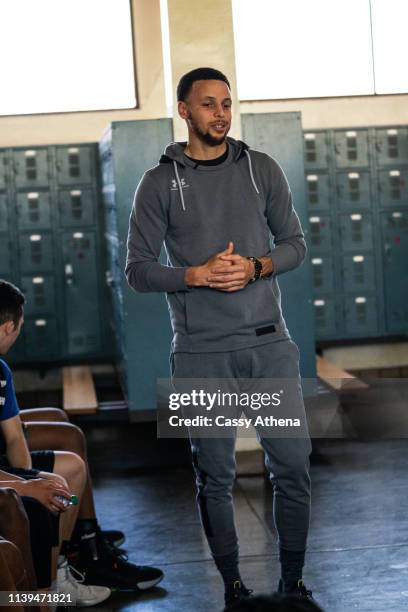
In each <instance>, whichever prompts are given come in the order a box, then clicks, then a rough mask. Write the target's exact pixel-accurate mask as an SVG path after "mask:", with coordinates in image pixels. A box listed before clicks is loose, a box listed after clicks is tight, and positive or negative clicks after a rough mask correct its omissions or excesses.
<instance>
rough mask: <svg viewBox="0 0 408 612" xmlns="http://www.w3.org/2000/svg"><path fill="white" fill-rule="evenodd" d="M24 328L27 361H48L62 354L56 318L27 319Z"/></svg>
mask: <svg viewBox="0 0 408 612" xmlns="http://www.w3.org/2000/svg"><path fill="white" fill-rule="evenodd" d="M24 328H25V329H24V340H25V343H24V344H25V353H26V359H27V361H38V360H39V359H43V360H47V361H48V360H50V359H51V358H53V357H55V356H57V355H58V354H59V353H60V341H59V335H58V328H57V322H56V320H55V318H54V317H46V316H44V317H38V318H33V319H32V318H31V317H30V318H28V317H27V318H26V319H25V322H24Z"/></svg>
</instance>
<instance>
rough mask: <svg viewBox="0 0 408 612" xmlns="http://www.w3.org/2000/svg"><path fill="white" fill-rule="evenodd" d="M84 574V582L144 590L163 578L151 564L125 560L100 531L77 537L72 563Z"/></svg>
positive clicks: (122, 588)
mask: <svg viewBox="0 0 408 612" xmlns="http://www.w3.org/2000/svg"><path fill="white" fill-rule="evenodd" d="M74 567H75V569H77V570H78V571H79V572H81V574H84V576H85V580H84V583H85V584H94V585H97V586H99V585H100V586H107V587H109V588H110V589H113V590H118V591H145V590H146V589H150V588H152V587H154V586H155V585H156V584H158V583H159V582H160V581H161V580H163V577H164V574H163V572H162V571H161V570H159V569H157V568H155V567H148V566H144V565H135V564H134V563H129V561H128V560H127V557H126V555H123V554H119V553H118V549H117V548H115V547H113V546H112V545H110V544H109V543H108V541H107V540H106V539H105V538H103V537H102V535H101V534H100V533H98V534H97V535H96V537H94V538H91V539H89V540H83V541H81V543H80V545H79V552H78V556H77V559H76V561H75V563H74Z"/></svg>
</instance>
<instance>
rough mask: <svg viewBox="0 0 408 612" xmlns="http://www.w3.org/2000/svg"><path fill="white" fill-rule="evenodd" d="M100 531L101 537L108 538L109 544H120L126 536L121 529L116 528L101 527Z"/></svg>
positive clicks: (117, 545)
mask: <svg viewBox="0 0 408 612" xmlns="http://www.w3.org/2000/svg"><path fill="white" fill-rule="evenodd" d="M100 533H101V534H102V537H103V538H105V539H106V540H108V542H109V544H112V546H116V547H118V548H119V546H122V544H123V543H124V541H125V540H126V536H125V534H124V533H123V531H119V530H118V529H101V531H100Z"/></svg>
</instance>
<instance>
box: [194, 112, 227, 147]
mask: <svg viewBox="0 0 408 612" xmlns="http://www.w3.org/2000/svg"><path fill="white" fill-rule="evenodd" d="M187 118H188V120H189V122H190V126H191V129H192V130H193V132H194V134H195V135H196V136H197V138H199V139H200V140H201V142H204V143H205V144H207V145H208V146H210V147H218V145H220V144H222V143H223V142H225V140H226V138H227V134H228V130H229V128H227V129H226V130H225V133H224V135H223V136H219V137H218V138H217V137H216V136H212V135H211V134H210V133H209V132H203V131H202V130H201V129H200V128H199V127H198V125H197V123H196V122H195V121H194V119H193V118H192V116H191V113H189V114H188V117H187Z"/></svg>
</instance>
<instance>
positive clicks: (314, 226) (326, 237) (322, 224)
mask: <svg viewBox="0 0 408 612" xmlns="http://www.w3.org/2000/svg"><path fill="white" fill-rule="evenodd" d="M309 223H310V247H311V250H312V252H313V253H320V252H321V251H330V250H331V249H332V234H331V225H330V223H331V222H330V216H329V215H316V216H313V217H309Z"/></svg>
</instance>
